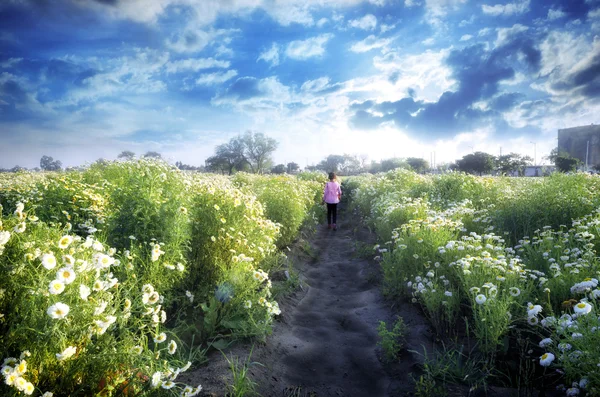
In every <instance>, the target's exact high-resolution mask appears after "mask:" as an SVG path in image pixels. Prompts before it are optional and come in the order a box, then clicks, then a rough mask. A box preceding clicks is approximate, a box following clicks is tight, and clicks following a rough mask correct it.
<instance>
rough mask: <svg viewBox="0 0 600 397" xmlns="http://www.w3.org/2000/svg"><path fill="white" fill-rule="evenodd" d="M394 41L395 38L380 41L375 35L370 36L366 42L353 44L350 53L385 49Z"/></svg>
mask: <svg viewBox="0 0 600 397" xmlns="http://www.w3.org/2000/svg"><path fill="white" fill-rule="evenodd" d="M394 40H395V38H387V39H380V38H377V37H375V36H374V35H370V36H369V37H367V38H365V39H364V40H361V41H357V42H355V43H353V44H352V46H351V47H350V51H352V52H359V53H360V52H367V51H371V50H373V49H376V48H385V47H387V46H388V45H389V44H390V43H391V42H392V41H394Z"/></svg>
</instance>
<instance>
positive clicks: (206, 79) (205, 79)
mask: <svg viewBox="0 0 600 397" xmlns="http://www.w3.org/2000/svg"><path fill="white" fill-rule="evenodd" d="M237 74H238V73H237V71H236V70H228V71H226V72H215V73H205V74H201V75H200V77H198V79H197V80H196V84H197V85H217V84H222V83H224V82H226V81H227V80H230V79H232V78H234V77H235V76H237Z"/></svg>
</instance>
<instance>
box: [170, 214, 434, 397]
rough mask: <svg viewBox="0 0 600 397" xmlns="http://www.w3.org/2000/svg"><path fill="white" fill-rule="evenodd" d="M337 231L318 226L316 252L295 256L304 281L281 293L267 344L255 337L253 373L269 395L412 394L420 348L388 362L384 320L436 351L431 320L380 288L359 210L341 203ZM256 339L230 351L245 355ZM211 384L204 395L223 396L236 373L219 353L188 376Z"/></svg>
mask: <svg viewBox="0 0 600 397" xmlns="http://www.w3.org/2000/svg"><path fill="white" fill-rule="evenodd" d="M338 221H339V222H340V223H339V228H338V230H337V231H333V230H328V229H327V228H326V227H323V226H319V230H318V231H317V232H316V234H315V235H314V236H313V237H312V238H311V239H310V241H309V242H308V243H309V244H310V247H311V250H312V251H314V255H313V259H312V260H311V258H310V257H306V256H303V257H301V258H296V260H294V267H295V268H296V270H297V271H298V272H299V273H300V278H301V279H302V281H303V288H302V289H299V290H297V291H295V292H294V293H293V294H292V295H291V296H288V297H286V298H284V299H282V300H280V302H279V304H280V307H281V309H282V314H281V315H280V316H279V318H278V320H277V321H276V322H275V323H274V325H273V333H272V335H270V336H268V337H267V339H266V343H265V344H260V343H257V344H255V346H254V348H253V352H252V358H251V360H252V361H255V362H258V363H260V364H261V365H252V366H251V368H250V371H249V372H250V375H251V378H252V379H253V381H254V382H256V383H257V392H258V393H259V394H260V395H261V396H264V397H326V396H345V397H362V396H365V397H379V396H381V397H383V396H385V397H388V396H389V397H396V396H398V397H399V396H412V395H413V393H412V392H413V389H414V382H413V380H412V378H411V374H415V376H416V377H418V373H419V368H418V366H417V363H418V362H419V361H420V360H421V357H420V356H419V355H418V354H414V353H410V352H408V351H407V350H404V351H403V352H402V353H401V355H400V358H399V360H398V362H395V363H394V364H384V363H383V362H382V361H381V360H380V357H381V356H382V352H381V350H380V348H378V347H377V341H378V339H379V338H378V333H377V326H378V324H379V321H385V322H386V323H387V324H388V326H390V327H391V324H392V323H393V322H394V320H395V316H394V314H398V315H400V316H402V317H403V319H404V322H405V324H406V325H408V333H407V335H406V346H407V348H408V349H415V350H421V351H422V349H421V346H425V347H426V349H427V351H431V350H430V349H431V346H432V345H431V336H430V335H431V334H430V331H429V327H428V325H427V321H426V320H425V319H424V318H423V317H422V316H421V314H420V313H419V311H418V309H417V308H416V307H415V306H414V305H412V304H410V303H403V304H396V305H395V306H394V307H393V308H391V307H390V302H387V301H385V300H384V298H383V297H382V295H381V288H380V285H379V284H380V283H379V278H380V272H379V264H378V263H376V262H374V261H373V260H370V259H362V258H360V257H358V256H357V255H356V247H357V242H361V243H363V244H368V245H369V246H372V245H374V244H375V237H374V236H373V235H372V234H371V233H369V232H368V230H366V229H365V228H364V227H363V226H361V225H360V222H359V216H358V215H356V214H350V213H346V211H345V209H344V206H343V205H342V206H341V208H340V210H339V215H338ZM249 353H250V346H247V345H236V346H232V347H231V348H229V349H227V350H226V351H225V354H226V355H227V356H228V357H229V358H230V359H238V360H239V361H240V362H243V361H245V360H246V359H247V357H248V355H249ZM182 380H183V381H190V382H191V383H193V384H198V383H199V384H202V385H203V386H204V392H203V394H202V395H203V396H224V395H225V390H226V387H227V385H228V384H231V373H230V371H229V366H228V363H227V361H226V360H225V359H224V358H223V355H222V354H221V353H220V352H212V353H211V355H210V357H209V364H208V365H207V366H205V367H202V368H199V369H198V370H196V371H194V372H192V373H190V374H189V375H188V376H186V377H184V379H182Z"/></svg>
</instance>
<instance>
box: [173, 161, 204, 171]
mask: <svg viewBox="0 0 600 397" xmlns="http://www.w3.org/2000/svg"><path fill="white" fill-rule="evenodd" d="M175 167H177V168H179V169H180V170H183V171H203V170H204V167H202V166H200V167H195V166H193V165H189V164H183V163H182V162H181V161H176V162H175Z"/></svg>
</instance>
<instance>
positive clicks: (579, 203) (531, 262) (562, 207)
mask: <svg viewBox="0 0 600 397" xmlns="http://www.w3.org/2000/svg"><path fill="white" fill-rule="evenodd" d="M599 186H600V178H598V177H597V176H592V175H587V174H575V175H565V174H553V175H552V176H550V177H547V178H506V177H477V176H472V175H467V174H462V173H448V174H442V175H430V176H422V175H417V174H415V173H413V172H410V171H405V170H396V171H390V172H388V173H385V174H378V175H374V176H373V175H370V176H359V177H354V178H351V179H350V180H347V181H346V188H347V190H350V191H352V195H353V206H355V208H356V210H357V211H359V212H360V213H361V214H362V216H363V217H364V220H365V222H367V224H369V225H370V227H371V228H372V229H373V230H374V231H375V232H376V233H377V235H378V239H379V243H378V244H377V245H376V246H375V247H374V255H376V259H377V260H379V261H380V263H381V268H382V273H383V284H384V285H383V288H384V293H385V294H386V295H387V296H388V297H390V298H391V299H403V300H406V299H407V300H409V301H412V302H413V303H414V304H415V305H418V306H419V307H420V308H421V309H422V312H423V314H424V315H425V316H426V317H427V318H428V319H429V322H430V324H431V326H432V328H433V329H434V331H435V333H436V335H437V336H438V338H440V340H442V341H443V342H444V348H445V349H446V350H449V351H460V352H461V353H460V354H461V356H465V357H464V360H465V362H466V361H471V362H477V363H478V365H477V367H478V369H477V372H476V373H475V372H472V373H467V376H464V375H465V374H464V373H463V376H462V378H461V379H459V380H458V381H459V382H462V383H465V384H467V385H468V386H471V389H472V390H473V389H476V388H485V387H486V385H488V384H497V385H498V384H499V385H503V386H508V387H514V388H518V389H519V390H533V389H536V388H539V387H540V385H542V387H543V388H545V389H546V390H548V389H552V390H558V391H561V390H562V391H564V393H566V395H568V396H575V395H588V396H597V395H600V360H599V359H598V357H600V350H599V349H600V343H599V342H600V339H599V338H600V332H599V327H600V317H599V316H600V309H599V301H598V299H599V298H600V289H599V288H598V278H599V270H600V262H599V259H598V254H597V250H598V245H599V243H600V235H599V232H600V227H599V225H600V211H599V210H598V208H599V206H600V196H599V195H598V194H597V192H598V188H599ZM415 349H417V350H418V347H415ZM447 353H448V352H447ZM457 366H460V365H458V364H457ZM448 368H449V367H448ZM448 368H446V372H449V371H450V370H449V369H448ZM462 369H463V370H464V366H463V368H462ZM441 372H444V371H441Z"/></svg>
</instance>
